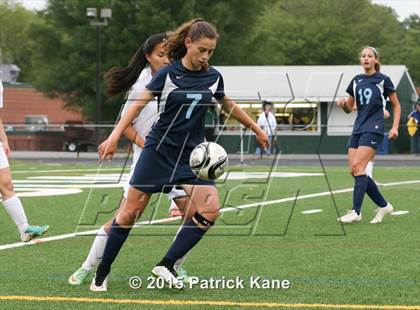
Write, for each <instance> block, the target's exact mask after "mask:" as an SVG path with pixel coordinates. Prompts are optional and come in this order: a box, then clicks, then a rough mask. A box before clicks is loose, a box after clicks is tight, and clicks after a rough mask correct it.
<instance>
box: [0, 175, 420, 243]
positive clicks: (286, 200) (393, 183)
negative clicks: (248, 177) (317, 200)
mask: <svg viewBox="0 0 420 310" xmlns="http://www.w3.org/2000/svg"><path fill="white" fill-rule="evenodd" d="M415 183H420V180H410V181H401V182H391V183H383V184H382V186H384V187H390V186H398V185H406V184H415ZM352 191H353V187H351V188H345V189H340V190H335V191H332V193H333V194H342V193H348V192H352ZM330 194H331V192H329V191H328V192H320V193H314V194H307V195H302V196H299V197H297V198H296V197H295V196H292V197H287V198H282V199H276V200H270V201H265V202H258V203H250V204H245V205H241V206H237V207H230V208H223V209H221V210H220V212H221V213H224V212H230V211H238V210H243V209H248V208H254V207H259V206H267V205H271V204H276V203H284V202H289V201H294V200H295V199H297V200H302V199H307V198H314V197H322V196H327V195H330ZM180 218H181V217H179V216H177V217H169V218H163V219H159V220H152V221H142V222H138V223H136V224H135V225H134V227H139V226H144V225H153V224H159V223H169V222H174V221H177V220H179V219H180ZM97 232H98V230H97V229H95V230H89V231H83V232H76V233H69V234H64V235H57V236H52V237H47V238H39V239H35V240H32V241H30V242H16V243H9V244H4V245H1V246H0V251H3V250H8V249H13V248H19V247H23V246H28V245H33V244H39V243H44V242H49V241H56V240H63V239H68V238H73V237H77V236H83V235H92V234H96V233H97Z"/></svg>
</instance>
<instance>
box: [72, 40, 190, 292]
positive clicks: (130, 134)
mask: <svg viewBox="0 0 420 310" xmlns="http://www.w3.org/2000/svg"><path fill="white" fill-rule="evenodd" d="M165 40H166V34H165V33H160V34H154V35H151V36H150V37H149V38H148V39H147V40H146V41H145V42H144V43H143V44H142V45H141V46H140V48H139V49H138V50H137V52H136V53H135V55H134V56H133V58H132V59H131V61H130V63H129V64H128V66H127V67H126V68H119V67H118V68H112V69H111V70H109V71H108V73H107V74H106V79H107V93H108V95H110V96H113V95H116V94H119V93H121V92H123V91H127V90H128V96H127V100H126V103H125V105H124V108H123V110H122V112H121V115H124V114H125V113H126V111H127V109H128V107H129V106H130V105H131V104H132V103H134V102H135V101H136V96H137V95H138V93H139V92H140V91H141V90H143V89H144V88H145V86H146V85H147V84H148V83H149V82H150V81H151V79H152V77H153V75H154V74H155V73H156V72H157V71H158V70H159V69H160V68H161V67H163V66H165V65H167V64H168V58H167V57H166V52H165V49H164V43H165ZM157 119H158V106H157V102H156V101H152V102H150V103H149V104H148V105H146V106H145V108H144V109H143V110H142V111H141V113H140V114H139V115H138V117H137V118H136V119H135V120H134V121H133V124H132V126H131V127H128V128H127V130H126V131H125V132H124V135H125V136H126V137H127V138H128V139H129V140H130V141H132V142H133V150H134V154H133V162H132V165H131V167H130V174H129V177H128V180H127V182H126V184H125V186H124V194H123V195H124V198H123V199H122V201H121V204H120V207H121V206H122V205H123V204H124V202H125V199H126V198H127V192H128V189H129V181H130V179H131V177H132V174H133V172H134V168H135V166H136V163H137V161H138V159H139V158H140V154H141V152H142V150H143V147H144V140H145V138H146V136H147V134H148V133H149V131H150V129H151V128H152V126H153V124H154V123H155V121H156V120H157ZM168 198H169V200H170V202H171V208H174V206H175V207H176V209H177V210H183V209H184V206H185V204H186V202H187V197H186V193H185V192H184V190H182V189H181V188H180V189H177V188H175V187H174V188H173V189H172V190H171V192H169V193H168ZM181 213H182V212H181ZM112 220H113V219H111V220H110V221H108V222H107V223H105V224H104V225H103V226H102V227H101V228H100V229H99V231H98V233H97V235H96V238H95V240H94V241H93V244H92V247H91V249H90V251H89V254H88V256H87V258H86V260H85V261H84V263H83V264H82V266H81V267H80V268H79V269H78V270H77V271H76V272H74V273H73V274H72V275H71V276H70V278H69V283H70V284H71V285H80V284H82V283H83V282H84V281H85V280H86V278H87V277H88V276H89V274H90V272H91V270H92V269H93V268H94V267H96V265H97V264H98V263H99V261H100V259H101V257H102V253H103V251H104V248H105V245H106V242H107V240H108V236H109V235H108V234H109V231H110V227H111V225H112ZM182 261H183V260H182ZM182 261H180V262H179V266H178V268H179V270H180V273H181V274H182V273H184V274H185V276H186V272H185V270H183V269H182V268H181V267H180V265H181V263H182Z"/></svg>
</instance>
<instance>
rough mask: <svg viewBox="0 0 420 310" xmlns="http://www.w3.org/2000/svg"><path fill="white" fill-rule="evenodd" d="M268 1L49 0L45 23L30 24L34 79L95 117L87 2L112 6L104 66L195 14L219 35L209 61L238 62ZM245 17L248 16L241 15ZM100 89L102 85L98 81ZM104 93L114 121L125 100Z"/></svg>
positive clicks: (104, 112)
mask: <svg viewBox="0 0 420 310" xmlns="http://www.w3.org/2000/svg"><path fill="white" fill-rule="evenodd" d="M269 2H270V1H269V0H264V1H253V0H231V1H224V0H212V1H211V0H200V1H197V0H165V1H155V0H124V1H123V0H114V1H111V0H109V1H107V0H50V1H49V5H48V7H47V9H46V10H45V12H44V14H43V18H44V20H45V23H44V24H42V25H38V26H37V27H33V28H32V30H31V34H32V35H33V37H34V38H36V40H37V42H38V46H37V48H36V51H35V55H34V57H33V63H34V65H35V66H36V67H37V68H39V71H38V72H37V74H36V75H33V76H32V79H33V84H34V85H35V86H36V88H38V89H39V90H41V91H43V92H45V93H47V94H48V95H50V96H61V97H62V98H64V100H65V102H66V104H67V106H69V107H82V108H83V109H84V111H85V114H86V115H87V116H89V117H90V118H91V119H93V116H94V110H95V76H96V75H95V68H96V62H95V31H94V29H93V28H92V27H90V26H89V21H88V20H87V18H86V16H85V14H86V13H85V12H86V8H87V7H97V8H101V7H102V8H103V7H109V8H112V19H111V20H110V22H109V25H108V26H107V27H104V28H103V29H102V68H103V72H102V74H103V73H104V72H106V70H108V69H109V68H111V67H113V66H121V65H125V64H127V63H128V61H129V59H130V58H131V56H132V55H133V54H134V52H135V51H136V49H137V48H138V47H139V45H140V43H141V42H143V41H144V40H145V39H146V38H147V37H148V36H149V35H150V34H151V33H155V32H162V31H166V30H169V29H174V28H175V27H177V26H178V25H180V24H181V23H182V22H185V21H186V20H189V19H191V18H193V17H204V18H206V19H207V20H209V21H211V22H214V23H215V24H216V25H217V27H218V29H219V31H220V33H221V35H222V38H223V39H222V40H221V41H220V46H219V47H218V49H217V52H216V54H215V55H214V58H213V59H212V64H240V63H241V57H240V55H244V54H246V51H244V50H243V49H241V45H242V40H243V38H245V39H246V37H247V34H248V33H249V32H250V31H251V29H252V27H253V22H255V20H256V17H257V15H258V12H259V11H261V10H262V8H263V7H264V6H265V5H266V4H267V3H269ZM243 16H248V17H249V19H244V18H242V17H243ZM102 89H103V86H102ZM102 97H103V98H104V100H103V103H102V107H103V108H102V115H103V119H105V120H107V121H108V122H112V121H114V119H115V115H116V113H117V111H118V110H119V108H120V106H121V103H122V101H123V98H122V96H120V97H118V98H105V96H104V95H103V96H102Z"/></svg>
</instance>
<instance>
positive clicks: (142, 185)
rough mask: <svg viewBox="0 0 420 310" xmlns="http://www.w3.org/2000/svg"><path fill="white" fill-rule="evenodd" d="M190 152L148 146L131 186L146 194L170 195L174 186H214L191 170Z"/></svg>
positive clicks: (136, 169)
mask: <svg viewBox="0 0 420 310" xmlns="http://www.w3.org/2000/svg"><path fill="white" fill-rule="evenodd" d="M189 158H190V152H187V151H184V152H182V153H181V149H180V148H177V147H171V146H168V145H165V144H163V143H162V144H160V145H159V148H158V149H156V145H147V144H146V147H145V148H144V149H143V151H142V152H141V155H140V158H139V160H138V161H137V164H136V168H135V169H134V173H133V177H132V178H131V180H130V185H131V186H132V187H134V188H135V189H138V190H140V191H142V192H145V193H157V192H164V193H169V192H170V191H171V189H172V187H173V186H174V185H182V184H191V185H212V186H215V183H214V181H212V180H203V179H200V178H198V177H197V176H196V175H195V174H194V173H193V172H192V171H191V168H190V164H189Z"/></svg>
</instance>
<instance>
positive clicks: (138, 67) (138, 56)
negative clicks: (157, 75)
mask: <svg viewBox="0 0 420 310" xmlns="http://www.w3.org/2000/svg"><path fill="white" fill-rule="evenodd" d="M165 40H166V33H158V34H153V35H151V36H150V37H149V38H148V39H147V40H146V41H145V42H144V43H143V44H142V45H140V47H139V48H138V49H137V51H136V53H135V54H134V56H133V57H132V58H131V60H130V62H129V63H128V65H127V67H113V68H111V69H110V70H108V72H107V73H106V74H105V80H106V93H107V95H108V96H114V95H117V94H119V93H121V92H126V91H128V90H129V89H130V88H131V86H133V84H134V83H135V82H136V81H137V79H138V78H139V76H140V73H141V72H142V71H143V70H144V68H145V67H146V65H147V64H148V63H149V62H148V61H147V59H146V55H149V54H151V53H152V52H153V49H154V48H155V46H156V45H157V44H159V43H162V42H164V41H165Z"/></svg>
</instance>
